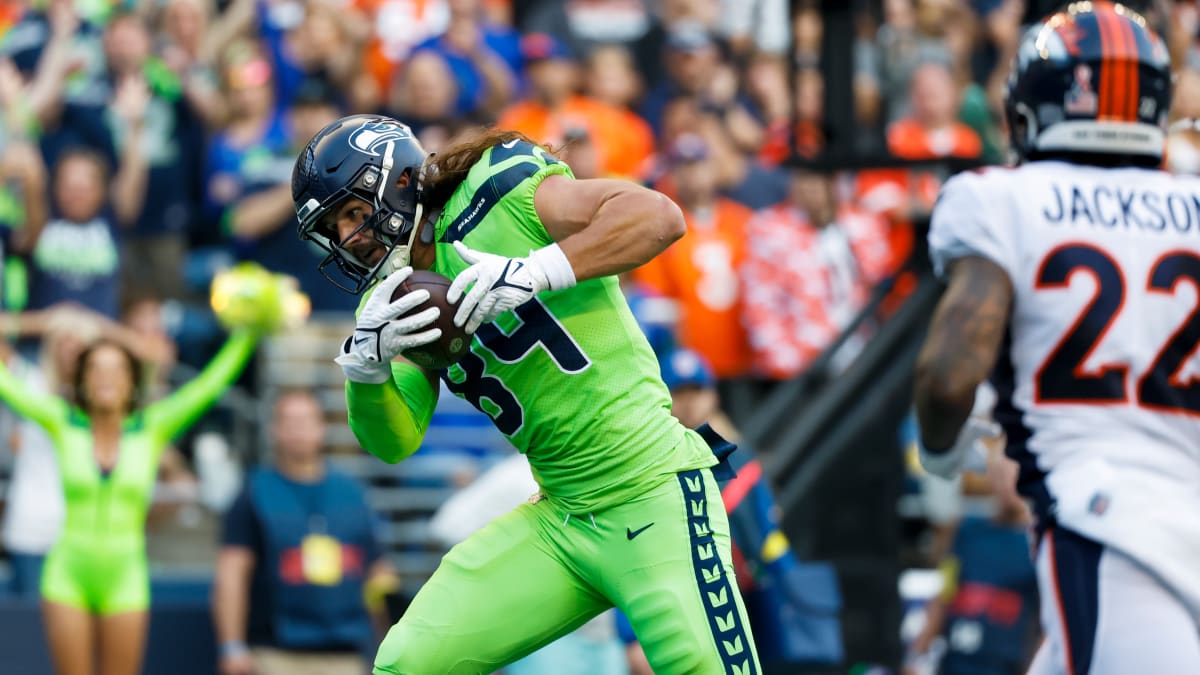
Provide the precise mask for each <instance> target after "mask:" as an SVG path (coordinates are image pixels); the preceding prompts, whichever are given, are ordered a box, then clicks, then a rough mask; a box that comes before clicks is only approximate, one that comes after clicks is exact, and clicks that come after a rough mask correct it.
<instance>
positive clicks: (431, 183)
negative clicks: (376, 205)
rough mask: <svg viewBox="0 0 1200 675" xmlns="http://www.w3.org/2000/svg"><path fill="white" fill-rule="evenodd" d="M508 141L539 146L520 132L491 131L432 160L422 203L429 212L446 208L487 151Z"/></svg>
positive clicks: (469, 139) (427, 172)
mask: <svg viewBox="0 0 1200 675" xmlns="http://www.w3.org/2000/svg"><path fill="white" fill-rule="evenodd" d="M509 141H525V142H526V143H530V144H532V145H538V142H537V141H535V140H533V139H532V138H530V137H528V136H526V135H525V134H523V133H521V132H519V131H505V130H501V129H488V130H485V131H482V132H480V133H479V134H478V135H473V136H471V137H469V138H468V139H467V140H465V141H463V142H461V143H459V144H457V145H454V146H452V147H451V148H450V149H449V150H446V151H445V152H439V153H438V154H436V155H434V156H433V157H431V158H430V159H429V165H428V168H427V169H426V176H425V181H424V183H425V184H424V186H423V192H424V195H423V197H422V200H421V201H422V202H423V203H424V204H425V210H426V213H432V212H433V211H440V210H441V209H443V208H444V207H445V206H446V203H447V202H449V201H450V195H452V194H454V191H455V190H456V189H458V186H459V185H461V184H462V182H463V181H464V180H466V178H467V172H469V171H470V170H471V167H473V166H475V163H476V162H478V161H479V158H481V157H483V153H484V152H486V151H487V149H488V148H490V147H492V146H494V145H500V144H501V143H507V142H509ZM546 150H547V151H549V150H550V148H549V147H547V148H546Z"/></svg>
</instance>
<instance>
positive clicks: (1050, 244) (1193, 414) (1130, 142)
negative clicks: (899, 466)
mask: <svg viewBox="0 0 1200 675" xmlns="http://www.w3.org/2000/svg"><path fill="white" fill-rule="evenodd" d="M1170 87H1171V74H1170V71H1169V65H1168V58H1167V53H1166V49H1165V47H1164V45H1163V42H1162V41H1161V40H1160V39H1159V37H1158V36H1156V35H1155V34H1154V33H1153V32H1152V31H1151V30H1150V29H1148V28H1147V26H1146V22H1145V21H1144V20H1143V19H1142V17H1141V16H1139V15H1138V14H1136V13H1134V12H1133V11H1131V10H1129V9H1127V8H1125V7H1123V6H1121V5H1114V4H1112V3H1109V2H1078V3H1075V4H1072V5H1070V6H1069V7H1068V8H1067V9H1065V10H1063V11H1062V12H1061V13H1058V14H1055V15H1053V16H1051V17H1049V18H1048V19H1047V20H1045V21H1044V22H1043V23H1041V24H1040V25H1038V26H1035V27H1033V29H1031V31H1030V33H1029V34H1027V35H1026V37H1025V39H1024V41H1023V42H1022V44H1021V47H1020V50H1019V54H1018V57H1017V60H1016V64H1015V66H1014V72H1013V74H1012V76H1011V78H1010V80H1009V87H1008V98H1007V106H1006V107H1007V118H1008V123H1009V126H1010V130H1011V137H1012V147H1013V149H1014V151H1015V154H1016V156H1017V159H1018V166H1017V167H1016V168H1011V169H1005V168H996V169H988V170H985V171H982V172H977V173H966V174H960V175H958V176H955V177H954V178H952V179H951V180H949V181H947V183H946V185H945V187H944V188H943V191H942V194H941V197H940V199H939V201H938V204H937V206H936V207H935V209H934V212H933V219H932V224H931V229H930V233H929V244H930V251H931V255H932V257H933V261H934V265H935V268H936V269H937V270H938V271H939V273H940V274H942V275H943V276H944V278H945V279H946V280H947V282H948V288H947V290H946V293H945V295H944V296H943V298H942V300H941V303H940V305H939V306H938V309H937V312H936V314H935V316H934V318H933V321H932V323H931V326H930V330H929V334H928V337H927V341H926V343H925V346H924V349H923V350H922V352H921V354H920V356H919V358H918V363H917V372H916V392H915V394H916V404H917V412H918V415H919V419H920V423H921V434H922V439H923V443H924V445H925V447H926V451H925V453H924V457H923V461H924V462H925V464H926V468H927V469H929V470H931V471H933V472H935V473H940V474H943V475H948V474H953V473H954V472H956V471H957V470H958V469H959V467H961V465H962V462H963V459H964V455H965V452H966V449H967V448H968V447H970V446H971V445H972V441H973V440H974V436H975V435H976V433H975V429H976V428H980V427H981V426H982V425H980V424H978V423H977V422H974V421H968V416H969V414H970V411H971V407H972V401H973V398H974V394H975V390H976V386H977V385H978V384H979V383H980V382H981V381H982V380H983V379H984V378H986V377H988V376H989V374H990V375H991V378H992V381H993V384H994V385H995V387H996V389H997V391H998V393H999V403H998V405H997V407H996V411H995V417H996V421H997V422H999V423H1000V424H1001V426H1003V427H1004V429H1005V432H1006V434H1007V445H1008V453H1009V454H1010V456H1012V457H1013V458H1014V459H1016V460H1017V461H1018V462H1019V463H1020V467H1021V472H1020V477H1019V479H1018V488H1019V490H1020V491H1021V492H1022V494H1024V495H1025V496H1027V497H1028V498H1030V499H1031V500H1032V502H1033V504H1034V506H1035V510H1036V513H1037V515H1038V528H1037V535H1038V538H1037V542H1036V544H1037V566H1038V576H1039V583H1040V586H1041V590H1042V612H1041V613H1042V623H1043V628H1044V629H1045V632H1046V635H1047V640H1046V643H1045V644H1044V646H1043V648H1042V650H1041V652H1040V653H1039V654H1038V658H1037V659H1036V660H1035V662H1034V665H1033V668H1032V670H1031V672H1034V673H1038V674H1041V673H1069V674H1071V675H1083V674H1085V673H1091V674H1093V675H1095V674H1103V675H1108V674H1120V675H1126V674H1130V673H1134V674H1136V673H1154V674H1155V675H1171V674H1174V673H1179V674H1184V673H1187V674H1196V673H1200V629H1198V626H1200V355H1198V354H1197V343H1198V342H1200V181H1197V180H1196V179H1194V178H1174V177H1171V176H1169V175H1168V174H1166V173H1163V172H1161V171H1159V170H1158V166H1159V165H1160V164H1161V161H1162V151H1163V138H1164V136H1163V129H1164V128H1165V117H1166V113H1167V109H1168V107H1169V103H1170Z"/></svg>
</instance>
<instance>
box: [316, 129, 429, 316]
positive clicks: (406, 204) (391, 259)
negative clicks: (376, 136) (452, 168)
mask: <svg viewBox="0 0 1200 675" xmlns="http://www.w3.org/2000/svg"><path fill="white" fill-rule="evenodd" d="M393 170H394V159H393V142H392V141H388V142H387V144H386V146H385V148H384V151H383V153H382V162H381V166H378V167H376V166H374V164H365V165H363V167H362V168H361V169H360V170H359V171H358V172H357V173H356V174H355V175H354V177H353V179H352V180H351V181H350V184H349V185H346V186H344V187H343V188H342V189H340V190H337V191H336V192H334V193H333V194H332V195H330V196H329V197H328V198H326V199H325V200H324V201H322V202H318V201H317V200H316V199H309V200H308V202H307V203H305V204H303V205H301V206H300V207H299V209H298V210H297V214H298V217H299V219H300V236H301V237H302V238H304V239H308V240H310V241H313V242H315V243H316V244H317V245H318V246H320V247H321V248H322V249H323V250H325V251H326V252H328V255H327V256H326V257H325V259H324V260H322V261H321V263H320V265H319V266H318V270H320V272H321V274H322V275H323V276H324V277H325V278H326V279H328V280H329V281H330V283H332V284H333V285H334V286H337V287H338V288H340V289H342V290H343V291H346V292H347V293H351V294H353V295H358V294H360V293H362V292H363V291H364V290H366V289H367V288H368V287H369V286H370V285H371V284H372V283H374V281H375V280H376V279H382V278H383V277H386V276H387V275H389V274H391V273H392V272H394V271H395V270H398V269H400V268H402V267H404V266H406V265H408V264H409V262H410V259H411V256H412V244H413V239H414V238H415V236H416V233H417V229H418V227H417V226H418V225H419V224H420V222H421V218H422V213H423V207H422V204H421V201H420V198H421V182H422V177H423V176H424V169H423V168H422V169H421V170H420V171H419V172H415V171H414V170H413V168H412V167H405V168H404V169H403V170H402V171H401V173H400V174H399V175H396V176H393V175H392V172H393ZM414 173H418V175H416V176H414V175H413V174H414ZM351 197H353V198H356V199H360V200H362V201H364V202H367V203H368V204H370V205H371V209H372V211H371V215H370V216H368V217H367V218H366V219H365V220H364V221H363V222H362V224H360V225H359V226H358V227H357V228H355V230H354V231H353V232H351V233H349V234H348V235H347V236H346V237H343V238H342V239H340V240H338V239H337V236H338V233H337V231H336V228H335V227H327V226H326V225H325V224H323V223H322V220H323V219H324V218H325V217H326V216H327V215H328V214H330V213H333V212H336V210H337V209H339V208H341V205H342V204H343V203H344V202H345V200H346V199H349V198H351ZM364 235H365V236H366V237H368V238H370V239H373V240H374V241H375V242H377V243H378V244H379V245H380V246H382V247H383V248H384V249H385V252H384V255H383V256H382V257H381V258H380V259H379V261H378V262H376V263H375V264H374V265H370V264H367V263H366V262H365V261H362V260H360V259H359V258H358V257H357V256H355V255H354V254H353V253H352V252H351V251H350V250H349V249H348V248H347V247H346V244H347V242H349V241H350V240H352V239H354V238H355V236H364ZM331 266H332V267H334V268H336V269H337V271H338V272H339V273H340V274H336V275H335V274H333V273H332V270H331ZM339 277H340V279H339Z"/></svg>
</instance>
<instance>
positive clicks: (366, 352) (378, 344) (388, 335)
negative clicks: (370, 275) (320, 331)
mask: <svg viewBox="0 0 1200 675" xmlns="http://www.w3.org/2000/svg"><path fill="white" fill-rule="evenodd" d="M412 272H413V269H412V268H411V267H403V268H401V269H398V270H396V271H395V272H393V273H391V274H389V275H388V277H387V278H386V279H384V280H383V281H381V282H380V283H379V285H378V286H376V287H375V290H373V291H372V292H371V297H369V298H367V302H366V304H365V305H363V308H362V311H361V312H359V315H358V322H357V323H356V324H355V326H354V335H351V336H350V337H348V338H346V342H345V343H344V344H343V345H342V355H341V356H339V357H337V358H336V359H334V361H335V362H336V363H337V364H338V365H340V366H341V367H342V371H343V372H345V373H346V379H348V380H350V381H352V382H360V383H364V384H381V383H383V382H387V381H388V378H390V377H391V376H392V366H391V362H392V359H394V358H396V357H397V356H399V354H400V352H402V351H404V350H406V349H412V348H413V347H420V346H421V345H427V344H429V343H431V342H433V341H435V340H437V339H438V338H439V337H441V336H442V329H440V328H430V329H429V330H425V331H421V329H422V328H425V327H426V326H428V325H429V324H431V323H433V322H434V321H437V319H438V316H439V314H440V313H441V310H439V309H438V308H437V307H430V308H428V309H425V310H422V311H420V312H418V313H416V314H414V315H412V316H406V317H404V318H403V319H401V318H399V317H400V315H402V314H404V313H405V312H408V311H410V310H412V309H413V308H414V307H416V306H417V305H420V304H421V303H423V302H425V301H426V300H428V299H429V291H427V290H424V289H421V290H416V291H413V292H411V293H406V294H404V295H403V296H401V297H400V299H399V300H397V301H395V302H392V301H391V297H392V292H393V291H395V290H396V287H398V286H399V285H400V284H401V283H403V282H404V280H405V279H407V278H408V277H409V276H410V275H411V274H412ZM418 331H420V332H418Z"/></svg>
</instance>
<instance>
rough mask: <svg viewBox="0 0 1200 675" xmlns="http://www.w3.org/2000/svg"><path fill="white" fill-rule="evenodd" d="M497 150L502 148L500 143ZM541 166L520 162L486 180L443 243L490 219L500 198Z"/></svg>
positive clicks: (443, 238) (453, 223)
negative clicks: (489, 216)
mask: <svg viewBox="0 0 1200 675" xmlns="http://www.w3.org/2000/svg"><path fill="white" fill-rule="evenodd" d="M496 149H499V146H497V148H496ZM541 168H542V167H541V165H539V164H538V163H536V162H534V161H532V160H531V161H528V162H518V163H516V164H513V165H512V166H510V167H508V168H506V169H504V170H503V171H501V172H500V173H497V174H495V175H493V176H491V177H490V178H488V180H487V182H486V183H484V184H483V185H481V186H479V188H478V189H477V190H475V194H473V195H471V201H470V203H469V204H468V205H467V206H466V208H464V209H463V210H462V211H461V212H460V213H459V214H458V216H457V217H455V219H454V220H453V221H452V222H451V223H450V226H449V227H447V228H446V231H445V232H444V233H443V234H442V238H441V242H442V243H443V244H451V243H453V242H456V241H460V240H461V239H462V238H463V237H466V236H467V235H468V234H470V233H471V231H472V230H474V229H475V228H476V227H478V226H479V223H481V222H483V220H484V219H485V218H487V215H488V214H489V213H491V211H492V209H493V208H495V207H496V204H499V203H500V200H501V199H504V196H505V195H507V194H508V193H509V192H511V191H512V189H513V188H515V187H517V186H518V185H520V184H521V183H522V182H524V181H525V179H526V178H529V177H530V176H532V175H533V174H535V173H537V172H538V171H539V170H541Z"/></svg>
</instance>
